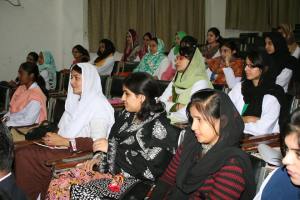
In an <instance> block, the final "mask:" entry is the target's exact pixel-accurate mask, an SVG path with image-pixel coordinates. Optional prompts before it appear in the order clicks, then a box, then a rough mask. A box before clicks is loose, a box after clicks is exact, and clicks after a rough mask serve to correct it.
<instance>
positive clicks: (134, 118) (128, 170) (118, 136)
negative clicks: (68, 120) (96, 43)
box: [47, 72, 179, 199]
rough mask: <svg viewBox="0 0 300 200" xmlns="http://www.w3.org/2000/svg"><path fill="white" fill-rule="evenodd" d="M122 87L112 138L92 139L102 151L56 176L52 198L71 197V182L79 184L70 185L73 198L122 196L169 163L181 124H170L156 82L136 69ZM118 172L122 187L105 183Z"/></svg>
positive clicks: (150, 178)
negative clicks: (158, 99) (158, 96)
mask: <svg viewBox="0 0 300 200" xmlns="http://www.w3.org/2000/svg"><path fill="white" fill-rule="evenodd" d="M123 92H124V93H123V96H122V100H123V101H124V104H125V110H123V111H122V112H120V113H119V114H118V116H117V117H116V123H115V124H114V125H113V127H112V129H111V131H110V134H109V138H108V141H107V140H97V141H96V142H95V143H94V152H98V153H96V154H95V156H94V159H93V160H90V161H87V162H86V163H84V164H83V165H81V168H77V169H74V170H71V171H70V172H67V173H62V174H60V175H59V178H58V179H53V180H52V182H51V184H50V187H49V190H48V195H47V198H48V199H57V198H66V199H68V198H70V196H69V195H70V186H71V184H77V185H75V186H73V187H72V191H71V195H72V199H81V198H98V199H101V197H103V195H105V194H106V195H107V196H110V197H117V198H118V197H119V196H120V195H121V193H124V192H125V191H126V189H127V188H128V187H130V186H131V185H132V184H133V183H136V182H153V181H155V180H156V179H157V177H159V176H160V175H161V174H162V172H163V171H164V169H165V168H166V167H167V165H168V163H169V161H170V159H171V158H172V156H173V154H174V152H175V149H176V147H177V138H178V135H179V130H178V129H177V128H175V127H174V126H172V125H170V121H169V120H168V118H167V116H166V112H165V110H164V107H163V105H162V104H161V103H160V102H157V101H156V99H155V98H156V97H157V95H158V93H159V91H158V85H157V82H156V81H155V80H154V79H153V78H152V77H151V76H150V75H149V74H147V73H142V72H137V73H133V74H131V75H130V76H128V77H127V78H126V79H125V81H124V83H123ZM94 164H97V167H96V169H97V170H95V171H93V170H92V169H93V165H94ZM94 169H95V167H94ZM117 177H119V178H120V177H121V178H122V179H123V180H124V183H123V184H121V183H120V184H119V185H116V188H119V189H120V190H118V191H115V192H114V190H113V188H112V186H111V187H106V186H107V185H110V183H112V182H113V180H114V178H117ZM92 180H93V181H92ZM84 183H85V184H84ZM96 188H97V189H96ZM83 191H84V192H83ZM83 195H85V196H83ZM142 195H145V194H142ZM137 199H142V198H137Z"/></svg>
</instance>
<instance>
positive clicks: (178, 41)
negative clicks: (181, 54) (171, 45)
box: [175, 34, 180, 45]
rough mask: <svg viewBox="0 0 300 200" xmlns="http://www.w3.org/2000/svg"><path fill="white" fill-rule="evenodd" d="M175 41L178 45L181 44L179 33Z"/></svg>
mask: <svg viewBox="0 0 300 200" xmlns="http://www.w3.org/2000/svg"><path fill="white" fill-rule="evenodd" d="M175 43H176V44H177V45H180V38H179V36H178V34H176V35H175Z"/></svg>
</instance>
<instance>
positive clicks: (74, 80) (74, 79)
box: [71, 70, 82, 95]
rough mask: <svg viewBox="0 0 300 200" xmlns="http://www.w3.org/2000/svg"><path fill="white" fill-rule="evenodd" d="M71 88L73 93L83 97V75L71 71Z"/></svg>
mask: <svg viewBox="0 0 300 200" xmlns="http://www.w3.org/2000/svg"><path fill="white" fill-rule="evenodd" d="M71 86H72V88H73V93H74V94H78V95H81V93H82V75H81V74H80V73H78V72H76V71H75V70H72V71H71Z"/></svg>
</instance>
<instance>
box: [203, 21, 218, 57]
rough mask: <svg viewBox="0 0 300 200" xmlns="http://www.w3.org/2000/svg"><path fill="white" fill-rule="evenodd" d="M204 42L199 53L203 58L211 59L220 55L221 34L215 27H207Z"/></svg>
mask: <svg viewBox="0 0 300 200" xmlns="http://www.w3.org/2000/svg"><path fill="white" fill-rule="evenodd" d="M206 37H207V38H206V43H205V45H204V46H203V47H202V48H201V53H202V55H203V57H204V58H205V59H207V60H208V59H212V58H216V57H219V56H220V51H219V50H220V48H221V44H222V40H223V39H222V36H221V34H220V31H219V29H218V28H216V27H212V28H210V29H208V31H207V36H206Z"/></svg>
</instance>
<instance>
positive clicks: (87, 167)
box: [77, 158, 100, 171]
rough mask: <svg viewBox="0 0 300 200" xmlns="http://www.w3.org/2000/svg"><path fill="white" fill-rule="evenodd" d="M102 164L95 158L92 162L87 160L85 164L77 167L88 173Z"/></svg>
mask: <svg viewBox="0 0 300 200" xmlns="http://www.w3.org/2000/svg"><path fill="white" fill-rule="evenodd" d="M99 162H100V160H99V159H97V158H93V159H91V160H87V161H85V162H84V163H80V164H78V165H77V167H79V168H82V169H85V170H86V171H93V166H94V165H95V164H98V163H99Z"/></svg>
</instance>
